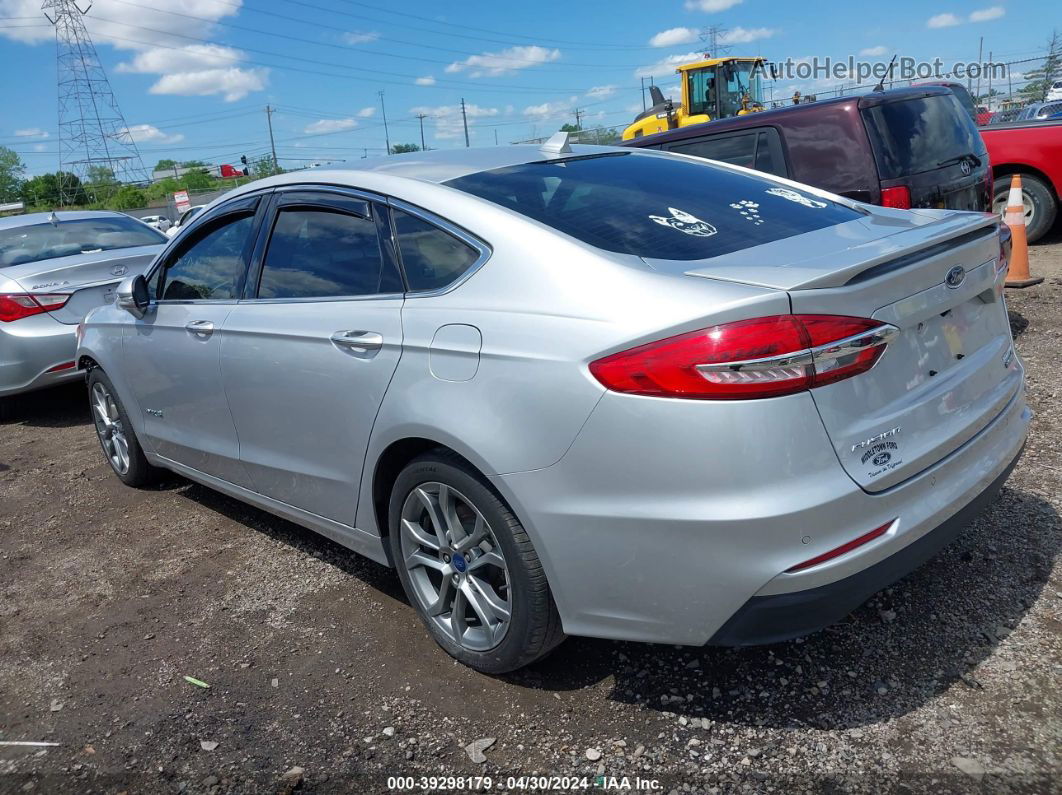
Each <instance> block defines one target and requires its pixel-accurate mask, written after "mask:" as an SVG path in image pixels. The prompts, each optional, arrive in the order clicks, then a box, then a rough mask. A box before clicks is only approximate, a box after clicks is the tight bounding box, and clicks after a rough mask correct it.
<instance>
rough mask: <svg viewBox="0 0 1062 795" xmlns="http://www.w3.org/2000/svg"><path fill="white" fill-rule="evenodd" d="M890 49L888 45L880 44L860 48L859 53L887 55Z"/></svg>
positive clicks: (871, 55) (872, 55)
mask: <svg viewBox="0 0 1062 795" xmlns="http://www.w3.org/2000/svg"><path fill="white" fill-rule="evenodd" d="M888 51H889V48H888V47H886V46H885V45H884V44H879V45H877V46H876V47H866V48H864V49H862V50H860V51H859V54H860V55H868V56H870V57H872V58H873V57H875V56H878V55H885V54H886V53H888Z"/></svg>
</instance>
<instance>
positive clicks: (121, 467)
mask: <svg viewBox="0 0 1062 795" xmlns="http://www.w3.org/2000/svg"><path fill="white" fill-rule="evenodd" d="M92 419H93V420H94V421H95V423H96V433H97V434H99V437H100V443H101V444H102V445H103V452H104V453H106V455H107V459H108V460H109V461H110V462H111V466H112V467H114V471H115V472H117V473H118V474H119V475H124V474H125V473H126V472H128V471H129V440H128V439H127V438H126V435H125V426H124V425H123V424H122V418H121V416H120V415H119V414H118V406H117V404H116V403H115V402H114V397H113V396H112V395H111V393H110V390H108V389H107V387H105V386H104V385H103V384H102V383H100V382H99V381H97V382H96V383H95V384H93V385H92Z"/></svg>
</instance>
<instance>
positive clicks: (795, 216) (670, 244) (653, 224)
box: [446, 152, 862, 260]
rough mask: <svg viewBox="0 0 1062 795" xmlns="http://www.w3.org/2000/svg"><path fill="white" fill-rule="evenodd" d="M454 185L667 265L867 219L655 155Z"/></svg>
mask: <svg viewBox="0 0 1062 795" xmlns="http://www.w3.org/2000/svg"><path fill="white" fill-rule="evenodd" d="M446 184H447V185H449V186H451V187H454V188H457V189H458V190H462V191H464V192H466V193H471V194H473V195H475V196H479V197H480V198H483V199H487V200H489V201H492V202H494V203H495V204H499V205H501V206H502V207H506V208H509V209H511V210H513V211H515V212H518V213H520V214H522V215H525V216H527V217H528V218H532V219H534V220H535V221H539V222H540V223H543V224H546V225H547V226H550V227H553V228H554V229H557V230H559V231H561V232H564V233H565V234H567V235H571V236H572V237H574V238H577V239H578V240H581V241H583V242H584V243H587V244H589V245H592V246H596V247H597V248H601V249H604V250H606V251H615V252H619V253H622V254H634V255H637V256H642V257H653V258H659V259H676V260H694V259H706V258H709V257H714V256H718V255H721V254H727V253H729V252H732V251H738V250H741V249H745V248H751V247H752V246H757V245H760V244H763V243H770V242H772V241H775V240H780V239H782V238H786V237H791V236H793V235H799V234H803V233H805V232H812V231H814V230H816V229H822V228H823V227H827V226H833V225H835V224H840V223H844V222H846V221H851V220H855V219H857V218H860V217H862V216H861V214H860V213H859V212H858V211H856V210H853V209H851V208H849V207H847V206H845V205H842V204H838V203H836V202H833V201H830V200H828V199H821V198H819V197H818V196H815V195H814V194H811V193H808V192H806V191H802V190H798V189H793V188H789V187H785V186H781V185H779V184H778V183H776V182H774V181H772V180H769V179H766V178H764V177H759V176H756V175H750V174H741V173H737V172H734V171H731V170H729V169H726V168H724V167H721V166H718V165H715V164H712V163H709V162H707V161H698V160H692V159H688V158H678V157H671V156H668V155H661V154H656V153H649V152H615V153H608V154H602V155H589V156H581V157H579V156H577V157H569V158H563V159H557V160H548V161H543V162H538V163H525V164H521V165H517V166H508V167H505V168H499V169H493V170H491V171H481V172H478V173H475V174H468V175H466V176H463V177H458V178H456V179H453V180H450V181H449V182H447V183H446Z"/></svg>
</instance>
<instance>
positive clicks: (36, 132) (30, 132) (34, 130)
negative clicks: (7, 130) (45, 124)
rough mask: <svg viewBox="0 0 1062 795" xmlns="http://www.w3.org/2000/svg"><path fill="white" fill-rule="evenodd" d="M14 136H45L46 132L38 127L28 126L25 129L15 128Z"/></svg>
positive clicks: (46, 135)
mask: <svg viewBox="0 0 1062 795" xmlns="http://www.w3.org/2000/svg"><path fill="white" fill-rule="evenodd" d="M15 137H16V138H47V137H48V133H47V132H45V131H44V130H42V129H40V128H39V127H30V128H28V129H25V130H15Z"/></svg>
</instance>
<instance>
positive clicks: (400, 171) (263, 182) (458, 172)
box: [223, 144, 632, 199]
mask: <svg viewBox="0 0 1062 795" xmlns="http://www.w3.org/2000/svg"><path fill="white" fill-rule="evenodd" d="M571 150H572V151H571V152H570V153H567V152H566V153H564V154H561V155H558V154H555V153H553V152H549V151H545V150H543V149H542V146H541V145H538V144H516V145H512V146H485V147H476V148H459V149H432V150H430V151H427V152H408V153H405V154H401V155H392V156H390V157H374V158H367V159H365V160H362V161H360V162H359V164H358V165H356V166H351V167H349V168H328V169H325V168H315V169H313V170H312V171H290V172H287V173H285V174H279V175H277V176H275V177H267V178H265V179H260V180H255V181H254V182H251V183H248V184H247V185H244V186H242V187H240V188H237V189H236V190H234V191H232V192H231V193H228V194H226V195H225V196H224V197H223V198H224V199H229V198H232V197H233V196H236V195H238V194H241V193H247V192H249V191H253V190H258V189H261V188H265V187H271V186H277V185H290V184H296V183H303V182H317V183H327V182H337V183H339V184H342V183H347V182H351V183H356V182H357V176H358V175H359V174H365V173H370V174H386V175H389V176H393V177H399V178H402V179H409V180H415V181H417V182H430V183H435V184H438V183H442V182H446V181H447V180H451V179H456V178H457V177H463V176H465V175H467V174H475V173H477V172H480V171H490V170H492V169H496V168H505V167H506V166H518V165H523V164H525V163H540V162H542V161H544V160H552V159H556V158H558V157H562V158H563V157H578V156H586V155H596V154H607V153H609V152H622V153H624V154H631V153H632V150H631V149H627V148H622V147H618V146H590V145H587V144H572V145H571Z"/></svg>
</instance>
